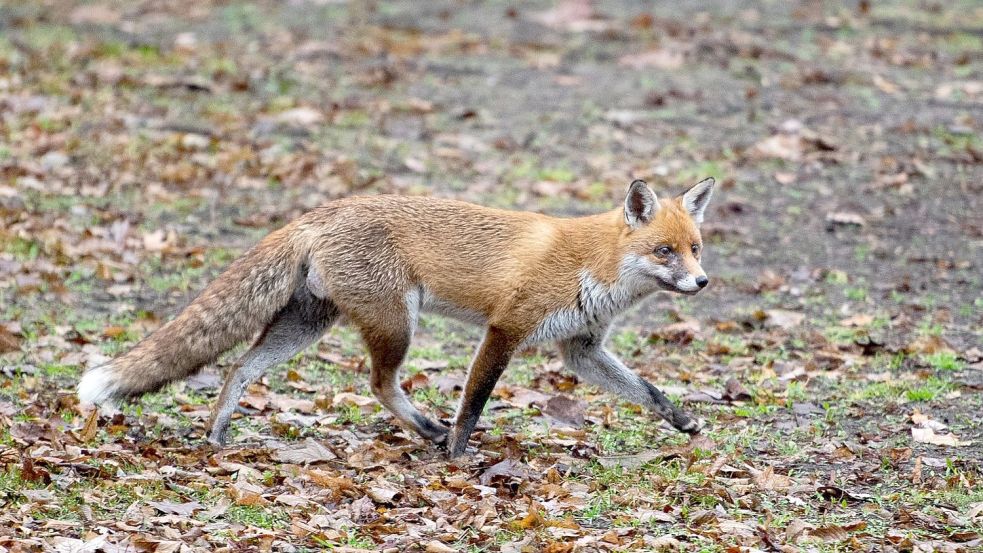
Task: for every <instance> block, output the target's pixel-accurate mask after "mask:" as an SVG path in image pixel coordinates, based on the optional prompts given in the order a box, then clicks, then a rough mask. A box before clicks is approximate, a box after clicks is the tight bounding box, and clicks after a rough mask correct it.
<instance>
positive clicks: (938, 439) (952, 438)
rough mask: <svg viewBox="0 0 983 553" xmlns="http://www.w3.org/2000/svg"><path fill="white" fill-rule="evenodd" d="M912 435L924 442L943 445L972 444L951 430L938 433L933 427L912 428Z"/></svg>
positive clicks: (918, 440) (960, 445)
mask: <svg viewBox="0 0 983 553" xmlns="http://www.w3.org/2000/svg"><path fill="white" fill-rule="evenodd" d="M911 437H912V438H913V439H914V440H915V441H916V442H920V443H923V444H932V445H942V446H949V447H962V446H967V445H972V443H973V442H971V441H962V440H960V439H959V438H958V437H956V435H955V434H952V433H951V432H950V433H948V434H936V433H935V430H933V429H931V428H912V429H911Z"/></svg>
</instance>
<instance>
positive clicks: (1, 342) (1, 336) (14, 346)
mask: <svg viewBox="0 0 983 553" xmlns="http://www.w3.org/2000/svg"><path fill="white" fill-rule="evenodd" d="M11 351H20V338H18V337H17V336H15V335H14V333H13V332H10V331H9V330H7V327H6V326H5V325H2V324H0V353H8V352H11Z"/></svg>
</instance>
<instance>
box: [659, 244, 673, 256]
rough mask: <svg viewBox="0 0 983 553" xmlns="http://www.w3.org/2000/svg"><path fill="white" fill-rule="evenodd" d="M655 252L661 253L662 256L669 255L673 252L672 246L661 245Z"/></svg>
mask: <svg viewBox="0 0 983 553" xmlns="http://www.w3.org/2000/svg"><path fill="white" fill-rule="evenodd" d="M655 253H657V254H659V255H660V256H662V257H668V256H669V254H671V253H672V248H670V247H669V246H660V247H658V248H656V249H655Z"/></svg>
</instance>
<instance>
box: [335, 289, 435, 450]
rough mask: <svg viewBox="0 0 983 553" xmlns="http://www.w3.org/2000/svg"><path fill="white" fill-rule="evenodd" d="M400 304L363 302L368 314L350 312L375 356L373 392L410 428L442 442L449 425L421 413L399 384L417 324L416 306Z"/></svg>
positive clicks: (371, 353)
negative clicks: (366, 304)
mask: <svg viewBox="0 0 983 553" xmlns="http://www.w3.org/2000/svg"><path fill="white" fill-rule="evenodd" d="M413 299H414V298H410V301H411V302H412V301H413ZM408 303H409V302H408ZM399 307H400V306H399V303H398V302H393V303H390V304H386V305H381V304H380V305H374V306H365V305H362V306H360V310H359V311H360V312H364V313H366V315H365V316H360V315H359V314H358V313H355V314H351V316H352V319H353V321H354V322H355V324H356V325H357V326H358V327H359V330H360V331H361V333H362V338H363V339H364V340H365V345H366V347H367V348H368V350H369V356H370V357H371V360H372V376H371V380H372V382H371V383H372V393H373V394H374V395H375V397H376V398H377V399H378V400H379V402H380V403H382V405H384V406H385V407H386V409H388V410H389V411H390V412H392V414H393V415H395V416H396V418H397V419H399V421H400V422H402V423H403V425H405V426H406V427H407V428H409V429H411V430H413V431H414V432H416V433H417V434H419V435H421V436H423V437H424V438H426V439H428V440H430V441H432V442H434V443H436V444H442V443H444V441H445V440H446V439H447V427H445V426H443V425H441V424H439V423H437V422H435V421H433V420H432V419H430V418H428V417H426V416H424V415H423V414H422V413H420V411H419V410H418V409H417V408H416V406H414V405H413V403H412V402H411V401H410V399H409V398H408V397H406V393H405V392H403V389H402V388H401V387H400V384H399V366H400V365H401V364H402V363H403V359H405V358H406V352H407V351H408V350H409V348H410V339H411V338H412V336H413V329H414V328H415V326H416V310H415V309H405V310H404V309H400V308H399Z"/></svg>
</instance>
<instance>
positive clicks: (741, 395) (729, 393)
mask: <svg viewBox="0 0 983 553" xmlns="http://www.w3.org/2000/svg"><path fill="white" fill-rule="evenodd" d="M721 397H722V398H723V399H726V400H728V401H748V400H749V399H751V392H749V391H748V389H747V388H745V387H744V385H743V384H741V383H740V382H738V381H737V379H736V378H733V377H731V378H728V379H727V382H726V383H725V384H724V393H723V395H722V396H721Z"/></svg>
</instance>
